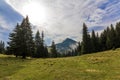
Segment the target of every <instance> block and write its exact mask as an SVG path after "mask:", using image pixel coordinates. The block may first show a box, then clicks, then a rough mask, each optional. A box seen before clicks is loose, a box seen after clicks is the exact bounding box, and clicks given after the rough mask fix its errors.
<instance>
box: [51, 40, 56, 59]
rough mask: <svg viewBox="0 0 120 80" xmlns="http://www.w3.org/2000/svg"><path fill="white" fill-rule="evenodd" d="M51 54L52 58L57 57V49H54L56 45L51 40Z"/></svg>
mask: <svg viewBox="0 0 120 80" xmlns="http://www.w3.org/2000/svg"><path fill="white" fill-rule="evenodd" d="M51 56H52V57H54V58H56V57H57V50H56V45H55V42H54V41H53V42H52V45H51Z"/></svg>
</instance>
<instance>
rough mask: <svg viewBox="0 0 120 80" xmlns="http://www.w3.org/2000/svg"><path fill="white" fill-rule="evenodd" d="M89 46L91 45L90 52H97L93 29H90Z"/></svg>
mask: <svg viewBox="0 0 120 80" xmlns="http://www.w3.org/2000/svg"><path fill="white" fill-rule="evenodd" d="M91 44H92V45H91V47H92V50H91V52H97V45H98V44H97V37H96V35H95V32H94V30H92V36H91Z"/></svg>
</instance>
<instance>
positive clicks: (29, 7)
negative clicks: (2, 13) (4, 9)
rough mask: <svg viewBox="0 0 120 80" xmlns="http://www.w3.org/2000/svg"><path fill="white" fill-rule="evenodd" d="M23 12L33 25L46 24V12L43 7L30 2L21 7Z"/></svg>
mask: <svg viewBox="0 0 120 80" xmlns="http://www.w3.org/2000/svg"><path fill="white" fill-rule="evenodd" d="M23 12H24V14H25V16H26V15H28V16H29V17H30V21H31V22H32V23H33V24H41V23H44V22H46V20H47V19H46V18H47V12H46V9H45V7H44V6H42V5H41V4H39V3H37V2H30V3H29V4H26V5H25V6H24V7H23Z"/></svg>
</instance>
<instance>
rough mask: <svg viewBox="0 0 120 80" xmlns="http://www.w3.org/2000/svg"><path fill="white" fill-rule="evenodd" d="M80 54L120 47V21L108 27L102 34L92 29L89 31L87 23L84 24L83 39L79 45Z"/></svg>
mask: <svg viewBox="0 0 120 80" xmlns="http://www.w3.org/2000/svg"><path fill="white" fill-rule="evenodd" d="M79 47H80V49H79V52H78V53H79V54H80V55H82V54H88V53H94V52H100V51H105V50H110V49H113V50H115V49H116V48H120V22H119V23H117V24H116V26H113V25H112V24H111V25H110V27H107V29H105V30H104V31H103V32H102V33H101V34H100V35H99V34H98V33H96V32H95V31H94V30H92V32H91V34H90V33H89V32H88V28H87V25H86V24H85V23H84V24H83V39H82V42H81V46H80V45H79Z"/></svg>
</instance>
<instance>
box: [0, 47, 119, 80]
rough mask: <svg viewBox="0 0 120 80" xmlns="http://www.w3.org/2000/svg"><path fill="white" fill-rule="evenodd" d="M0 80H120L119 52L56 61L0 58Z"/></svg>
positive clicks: (1, 56) (0, 56) (57, 59)
mask: <svg viewBox="0 0 120 80" xmlns="http://www.w3.org/2000/svg"><path fill="white" fill-rule="evenodd" d="M0 80H120V49H117V50H115V51H112V50H111V51H105V52H100V53H94V54H88V55H83V56H78V57H68V58H55V59H50V58H49V59H26V60H22V59H20V58H15V57H13V56H6V55H0Z"/></svg>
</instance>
